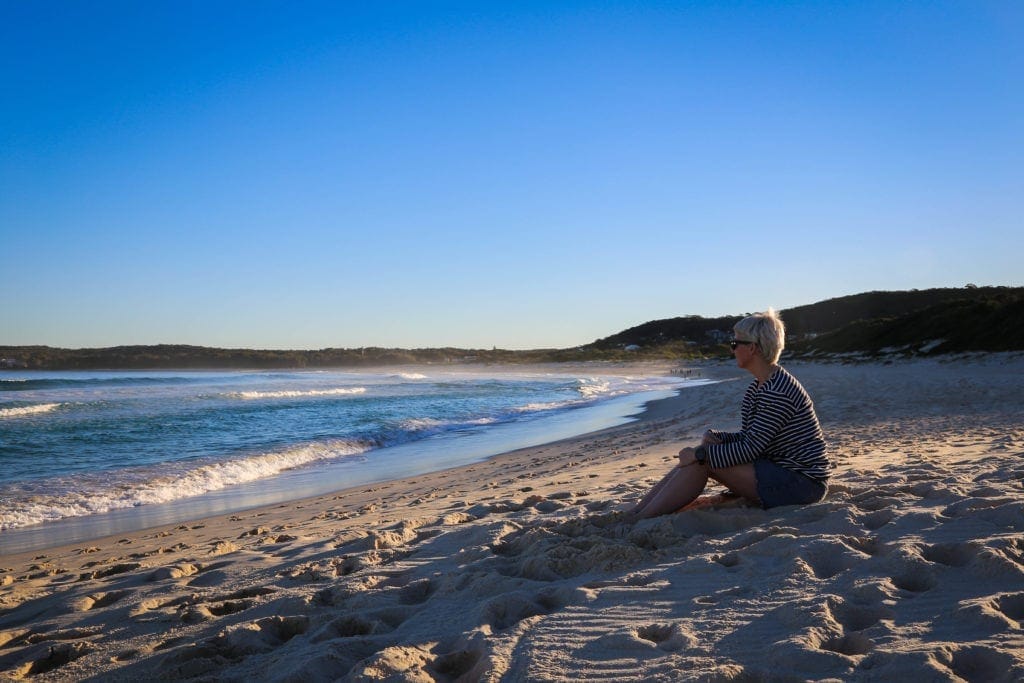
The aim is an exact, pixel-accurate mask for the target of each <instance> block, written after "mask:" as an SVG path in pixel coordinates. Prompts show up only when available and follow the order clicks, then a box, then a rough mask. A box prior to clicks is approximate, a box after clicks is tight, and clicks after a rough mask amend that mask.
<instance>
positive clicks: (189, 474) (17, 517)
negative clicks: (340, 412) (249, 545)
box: [0, 440, 368, 531]
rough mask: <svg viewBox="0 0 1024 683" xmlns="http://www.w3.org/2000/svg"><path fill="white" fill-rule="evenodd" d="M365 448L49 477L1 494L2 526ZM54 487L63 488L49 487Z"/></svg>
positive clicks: (158, 496)
mask: <svg viewBox="0 0 1024 683" xmlns="http://www.w3.org/2000/svg"><path fill="white" fill-rule="evenodd" d="M367 448H368V447H367V446H366V445H365V444H361V443H358V442H353V441H343V440H339V441H325V442H319V443H311V444H304V445H301V446H293V447H291V448H285V449H283V450H280V451H273V452H270V453H262V454H259V455H255V456H251V457H247V458H236V459H234V460H225V461H220V462H209V463H205V464H202V465H199V466H197V467H191V468H189V469H182V470H181V471H179V472H176V473H173V474H169V475H168V474H165V473H166V471H167V468H166V466H164V467H161V468H160V469H147V470H143V471H136V472H133V473H132V474H133V475H134V477H133V479H134V480H133V481H126V480H124V479H121V480H119V481H111V480H109V479H98V478H97V479H93V480H91V481H90V482H88V483H86V484H84V485H83V483H82V481H81V480H73V481H72V480H67V481H61V482H53V481H51V482H47V483H45V484H44V485H43V486H45V490H46V491H47V492H46V493H36V494H34V495H29V496H25V497H22V499H21V500H20V501H16V500H15V499H14V498H13V497H6V496H5V497H3V498H0V500H2V501H3V503H4V505H3V507H0V531H3V530H7V529H15V528H18V527H23V526H28V525H31V524H38V523H40V522H52V521H56V520H59V519H63V518H65V517H82V516H85V515H92V514H97V513H101V512H109V511H111V510H118V509H123V508H131V507H138V506H140V505H148V504H151V503H169V502H171V501H174V500H178V499H180V498H190V497H192V496H198V495H201V494H204V493H209V492H211V491H219V490H220V489H223V488H226V487H228V486H234V485H237V484H245V483H248V482H252V481H256V480H258V479H264V478H266V477H271V476H274V475H276V474H280V473H281V472H284V471H285V470H291V469H295V468H297V467H302V466H304V465H308V464H310V463H313V462H316V461H320V460H331V459H336V458H341V457H345V456H350V455H358V454H359V453H363V452H365V451H366V450H367ZM53 489H58V490H60V489H63V491H64V492H63V493H49V491H51V490H53ZM19 497H20V496H19Z"/></svg>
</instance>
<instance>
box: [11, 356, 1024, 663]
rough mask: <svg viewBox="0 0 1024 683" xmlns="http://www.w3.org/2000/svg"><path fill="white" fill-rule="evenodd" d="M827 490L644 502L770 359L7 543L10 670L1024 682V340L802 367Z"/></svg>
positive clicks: (719, 423)
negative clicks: (91, 527) (96, 534)
mask: <svg viewBox="0 0 1024 683" xmlns="http://www.w3.org/2000/svg"><path fill="white" fill-rule="evenodd" d="M787 367H788V368H789V369H790V370H791V371H792V372H793V373H794V374H795V375H796V376H797V377H798V378H799V379H800V380H801V381H802V382H803V383H804V385H805V386H806V387H807V389H808V391H809V392H810V393H811V395H812V397H813V398H814V400H815V403H816V406H817V409H818V413H819V416H820V418H821V421H822V423H823V426H824V428H825V431H826V436H827V438H828V440H829V442H830V446H831V449H832V454H833V456H834V459H835V461H836V464H837V470H836V472H835V475H834V477H833V479H832V482H831V490H830V493H829V495H828V496H827V497H826V499H825V500H824V501H822V502H821V503H818V504H815V505H810V506H806V507H785V508H776V509H773V510H769V511H764V510H760V509H756V508H752V507H748V506H745V505H743V504H742V503H740V502H739V501H737V500H735V499H730V498H727V497H724V496H722V495H720V494H721V493H722V492H723V489H721V488H720V487H719V488H714V489H709V494H710V495H708V496H706V497H705V498H702V499H701V500H700V501H698V504H697V505H694V506H692V509H688V510H686V511H683V512H680V513H677V514H674V515H668V516H664V517H661V518H657V519H652V520H645V521H641V522H637V523H630V522H627V521H625V520H624V519H623V515H622V511H623V510H625V509H627V508H628V507H629V505H630V504H631V503H632V502H634V501H635V500H636V499H638V498H639V497H640V496H641V495H642V494H643V492H644V491H645V490H646V489H647V488H648V487H649V486H650V485H651V484H653V483H654V482H655V481H656V480H657V479H658V478H660V477H661V476H662V474H663V473H664V472H665V471H666V470H667V468H669V467H671V466H672V465H673V463H674V457H675V454H676V452H677V451H678V449H679V448H680V447H681V446H683V445H689V444H693V443H694V441H695V440H696V439H698V438H699V434H701V433H702V432H703V431H704V430H705V429H706V428H707V427H708V426H711V425H713V426H716V427H719V428H724V429H735V428H736V427H737V424H738V419H739V403H740V397H741V395H742V392H743V390H744V388H745V387H746V384H747V382H748V379H749V376H748V375H745V373H743V372H742V371H739V370H736V369H734V368H732V367H730V366H728V365H724V364H723V365H714V364H712V365H708V366H704V367H702V368H701V370H702V372H704V374H705V375H708V374H717V375H718V376H720V377H723V378H726V381H723V382H720V383H717V384H711V385H707V386H701V387H695V388H692V389H687V390H685V391H684V392H682V395H681V396H679V397H678V398H672V399H668V400H666V401H661V402H658V403H656V404H653V405H652V406H651V408H650V410H649V411H648V412H647V413H645V414H644V416H643V418H642V419H641V420H640V421H638V422H634V423H631V424H629V425H625V426H621V427H617V428H614V429H610V430H606V431H604V432H599V433H596V434H591V435H587V436H583V437H579V438H574V439H571V440H567V441H563V442H559V443H555V444H548V445H545V446H540V447H536V448H530V449H525V450H521V451H517V452H514V453H510V454H506V455H502V456H499V457H495V458H493V459H491V460H488V461H486V462H484V463H479V464H474V465H471V466H467V467H463V468H459V469H456V470H450V471H446V472H440V473H436V474H431V475H427V476H419V477H416V478H414V479H408V480H403V481H394V482H388V483H384V484H380V485H374V486H365V487H361V488H359V489H355V490H351V491H343V492H338V493H336V494H332V495H327V496H321V497H319V498H315V499H307V500H302V501H296V502H292V503H287V504H281V505H275V506H272V507H268V508H262V509H257V510H250V511H246V512H242V513H238V514H234V515H225V516H221V517H213V518H210V519H206V520H202V521H198V522H191V523H188V524H178V525H171V526H166V527H160V528H155V529H148V530H145V531H140V532H134V533H131V534H128V535H118V536H115V537H111V538H106V539H99V540H95V541H89V542H87V543H79V544H74V545H70V546H66V547H61V548H53V549H48V550H43V551H36V552H32V553H27V554H25V555H17V556H7V557H3V558H0V678H4V677H6V678H8V679H23V678H32V679H36V680H83V679H84V680H89V679H95V680H161V679H163V680H167V679H170V680H181V679H195V680H210V681H213V680H217V681H236V680H237V681H251V680H274V681H334V680H351V681H478V680H480V681H579V680H606V681H687V680H695V681H698V680H699V681H803V680H841V681H849V680H853V681H894V680H900V679H901V678H906V679H913V680H920V681H960V680H967V681H986V682H992V681H1021V680H1024V630H1022V623H1024V489H1022V480H1024V420H1022V417H1024V410H1022V407H1024V391H1021V389H1020V386H1019V382H1020V377H1021V376H1022V371H1024V357H1021V356H1020V355H1019V354H1017V355H993V356H973V357H969V358H956V359H946V360H945V361H936V360H914V361H896V362H893V363H889V364H882V363H851V364H842V363H814V364H812V363H796V362H794V363H791V364H787Z"/></svg>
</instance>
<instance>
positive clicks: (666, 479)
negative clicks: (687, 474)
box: [629, 467, 679, 515]
mask: <svg viewBox="0 0 1024 683" xmlns="http://www.w3.org/2000/svg"><path fill="white" fill-rule="evenodd" d="M678 469H679V468H678V467H673V468H672V469H670V470H669V471H668V472H666V473H665V476H664V477H662V478H661V481H659V482H658V483H657V484H655V485H654V486H652V487H651V490H650V491H648V492H647V493H646V495H644V497H643V498H641V499H640V502H638V503H637V504H636V505H634V506H633V509H632V510H630V511H629V514H631V515H636V514H637V513H638V511H639V510H640V509H641V508H643V507H644V506H646V505H647V504H648V503H649V502H651V499H652V498H654V497H655V496H656V495H658V492H659V491H661V490H662V489H663V488H665V484H667V483H668V482H669V481H671V480H672V477H673V476H675V473H676V470H678Z"/></svg>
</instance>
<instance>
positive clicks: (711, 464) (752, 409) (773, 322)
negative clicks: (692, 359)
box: [631, 309, 832, 517]
mask: <svg viewBox="0 0 1024 683" xmlns="http://www.w3.org/2000/svg"><path fill="white" fill-rule="evenodd" d="M733 332H734V333H735V339H733V340H732V341H731V342H730V346H731V347H732V351H733V355H734V356H735V357H736V365H738V366H739V367H741V368H743V369H744V370H746V371H747V372H749V373H750V374H752V375H753V376H754V378H755V379H754V381H753V382H751V383H750V386H749V387H747V392H746V394H744V396H743V405H742V409H741V417H742V427H741V429H740V431H738V432H720V431H716V430H713V429H709V430H708V431H707V432H705V433H704V438H703V440H702V441H701V444H700V445H699V446H697V447H696V448H689V447H687V448H684V449H683V450H681V451H679V465H678V466H677V467H674V468H672V471H671V472H669V473H668V474H667V475H665V477H664V478H663V479H662V480H661V481H660V482H658V483H657V484H655V486H654V488H652V489H651V490H650V492H648V494H647V495H646V496H644V497H643V499H642V500H641V501H640V502H639V503H637V505H636V507H634V508H633V509H632V510H631V514H632V515H634V516H636V517H656V516H658V515H663V514H666V513H669V512H675V511H676V510H679V509H680V508H681V507H683V506H685V505H687V504H689V503H690V502H692V501H693V500H694V499H696V498H697V496H699V495H700V494H701V492H702V491H703V490H704V487H705V486H707V483H708V479H709V478H711V479H714V480H716V481H718V482H720V483H722V484H725V485H726V486H728V487H729V488H730V489H731V490H732V491H733V492H735V493H738V494H739V495H741V496H743V497H744V498H746V499H747V500H749V501H751V502H753V503H755V504H757V505H760V506H761V507H763V508H765V509H767V508H771V507H776V506H778V505H806V504H808V503H816V502H818V501H819V500H821V499H822V498H824V497H825V492H826V491H827V490H828V486H827V481H828V471H829V469H830V468H831V467H832V466H831V464H830V463H829V460H828V458H827V457H826V455H825V440H824V438H823V437H822V434H821V426H820V425H819V424H818V416H817V415H816V414H815V412H814V404H813V403H812V402H811V399H810V397H809V396H808V395H807V392H806V391H804V388H803V386H801V385H800V382H798V381H797V380H796V378H795V377H793V375H791V374H789V372H787V371H786V370H785V369H783V368H782V367H780V366H779V365H778V361H779V355H780V354H781V353H782V348H783V346H784V345H785V340H786V328H785V327H784V326H783V324H782V320H781V319H780V318H779V316H778V314H777V313H776V312H775V311H773V310H772V309H768V311H767V312H766V313H755V314H754V315H751V316H748V317H746V318H744V319H743V320H740V321H739V322H738V323H736V325H735V326H734V327H733Z"/></svg>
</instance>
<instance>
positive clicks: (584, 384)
mask: <svg viewBox="0 0 1024 683" xmlns="http://www.w3.org/2000/svg"><path fill="white" fill-rule="evenodd" d="M578 382H579V387H578V388H577V391H579V392H580V395H581V396H585V397H587V398H595V397H597V396H602V395H604V394H607V393H609V392H610V391H611V389H612V386H611V383H610V382H609V381H608V380H606V379H603V378H601V379H594V378H591V379H581V380H578Z"/></svg>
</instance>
